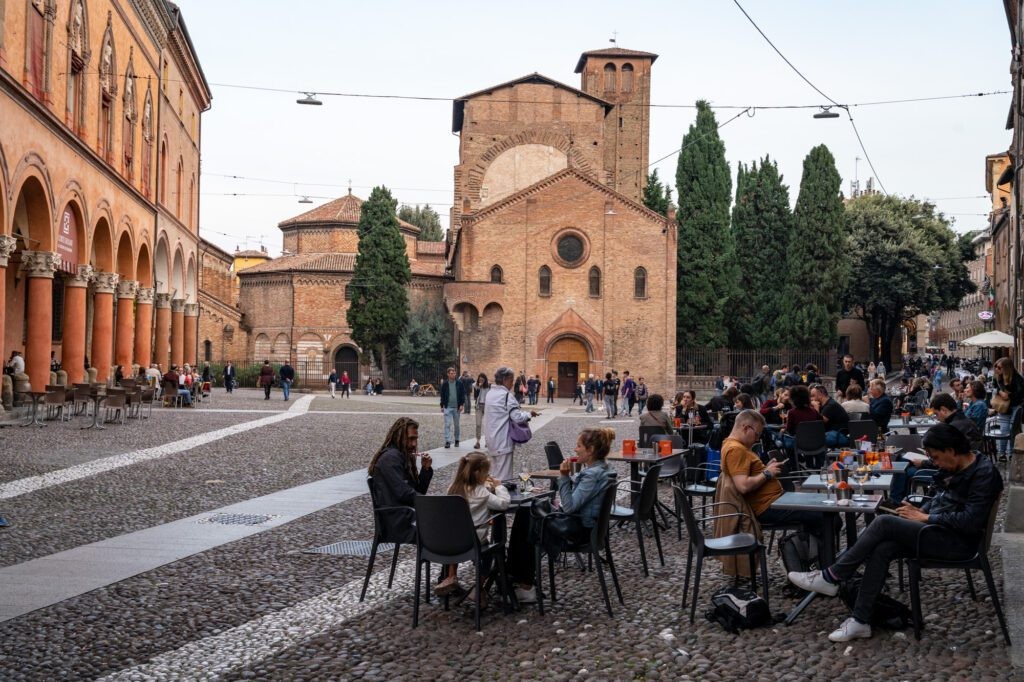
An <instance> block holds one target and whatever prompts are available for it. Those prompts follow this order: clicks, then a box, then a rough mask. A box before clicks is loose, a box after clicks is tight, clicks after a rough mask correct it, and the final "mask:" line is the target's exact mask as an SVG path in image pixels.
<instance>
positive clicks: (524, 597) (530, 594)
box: [516, 587, 537, 604]
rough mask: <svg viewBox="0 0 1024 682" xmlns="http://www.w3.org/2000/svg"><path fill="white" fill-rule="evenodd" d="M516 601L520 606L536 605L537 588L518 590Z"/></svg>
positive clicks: (520, 588) (518, 588)
mask: <svg viewBox="0 0 1024 682" xmlns="http://www.w3.org/2000/svg"><path fill="white" fill-rule="evenodd" d="M516 599H517V600H518V601H519V603H520V604H536V603H537V588H535V587H530V588H527V589H523V588H522V587H517V588H516Z"/></svg>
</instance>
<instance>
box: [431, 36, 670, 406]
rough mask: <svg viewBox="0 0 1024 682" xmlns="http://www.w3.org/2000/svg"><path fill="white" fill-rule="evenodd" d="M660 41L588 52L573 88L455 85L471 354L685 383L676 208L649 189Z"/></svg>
mask: <svg viewBox="0 0 1024 682" xmlns="http://www.w3.org/2000/svg"><path fill="white" fill-rule="evenodd" d="M656 58H657V55H654V54H651V53H647V52H639V51H635V50H626V49H622V48H617V47H616V48H610V49H604V50H595V51H592V52H585V53H583V55H582V56H581V57H580V59H579V62H578V63H577V65H576V72H577V73H579V74H580V75H581V86H580V88H579V89H576V88H573V87H571V86H568V85H565V84H563V83H559V82H558V81H555V80H552V79H550V78H547V77H545V76H542V75H540V74H536V73H535V74H532V75H528V76H524V77H522V78H519V79H516V80H513V81H509V82H507V83H502V84H500V85H496V86H493V87H490V88H487V89H485V90H480V91H478V92H474V93H471V94H469V95H466V96H464V97H461V98H459V99H458V100H456V101H455V103H454V111H453V119H452V130H453V132H455V133H457V134H458V135H459V141H460V142H459V164H458V165H457V166H456V167H455V193H454V196H455V200H454V206H453V208H452V214H451V229H450V230H449V231H448V235H447V242H446V243H447V250H446V251H447V253H446V257H447V264H448V270H449V273H450V275H451V276H452V277H453V278H452V279H449V281H446V282H445V284H444V304H445V306H446V307H447V310H448V312H449V313H450V314H451V316H452V318H453V319H454V321H455V326H456V337H457V345H458V350H459V356H460V358H461V359H462V364H463V366H465V367H468V368H472V369H473V370H474V371H476V370H483V371H487V372H488V373H490V372H492V371H493V370H494V368H496V367H498V366H500V365H509V366H511V367H513V368H514V369H516V370H520V369H521V370H524V371H525V372H526V373H528V374H539V375H541V376H542V377H543V378H545V379H546V378H547V377H549V376H550V377H555V378H556V381H557V382H558V394H559V396H571V395H572V388H573V386H574V385H575V384H576V383H578V381H579V380H580V378H581V377H583V376H585V375H586V374H587V373H593V374H595V375H596V374H602V375H603V374H604V372H606V371H609V370H611V369H617V370H619V371H620V372H621V371H623V370H629V371H630V372H631V374H632V375H633V376H634V377H636V376H643V377H644V378H645V379H646V380H647V383H648V384H650V385H651V386H652V390H656V391H666V392H667V391H671V390H673V387H674V385H675V312H676V285H675V278H676V228H675V221H674V220H671V219H667V218H665V217H664V216H661V215H659V214H657V213H654V212H652V211H650V210H648V209H647V208H646V207H644V206H643V204H642V203H641V196H642V192H643V188H644V185H645V183H646V178H647V165H648V138H649V123H650V117H649V113H650V112H649V106H648V105H649V103H650V78H651V66H652V64H653V63H654V61H655V59H656Z"/></svg>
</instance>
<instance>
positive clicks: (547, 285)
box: [537, 265, 551, 296]
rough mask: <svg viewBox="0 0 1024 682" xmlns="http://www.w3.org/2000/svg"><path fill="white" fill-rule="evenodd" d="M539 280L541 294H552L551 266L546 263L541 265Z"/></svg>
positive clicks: (538, 274)
mask: <svg viewBox="0 0 1024 682" xmlns="http://www.w3.org/2000/svg"><path fill="white" fill-rule="evenodd" d="M537 280H538V283H539V289H540V295H541V296H550V295H551V268H549V267H548V266H546V265H542V266H540V271H539V272H538V273H537Z"/></svg>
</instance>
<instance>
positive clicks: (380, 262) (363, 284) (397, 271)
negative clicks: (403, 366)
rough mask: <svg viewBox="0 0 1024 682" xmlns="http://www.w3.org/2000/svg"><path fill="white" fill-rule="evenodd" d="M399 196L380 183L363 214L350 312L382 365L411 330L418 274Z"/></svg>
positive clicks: (360, 337)
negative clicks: (410, 290) (409, 288)
mask: <svg viewBox="0 0 1024 682" xmlns="http://www.w3.org/2000/svg"><path fill="white" fill-rule="evenodd" d="M395 206H396V201H395V200H394V198H393V197H392V196H391V192H389V191H388V189H387V188H386V187H374V188H373V191H372V192H370V198H369V199H367V200H366V201H365V202H363V206H362V211H361V213H360V216H359V253H358V254H357V255H356V265H355V271H354V272H353V273H352V281H351V283H350V284H349V286H350V287H351V288H352V296H351V299H352V300H351V304H350V306H349V309H348V313H347V316H346V318H347V320H348V325H349V327H350V328H351V329H352V338H353V339H354V340H355V342H356V343H358V344H359V345H360V346H361V347H362V349H363V351H364V352H365V351H373V352H374V354H375V355H376V356H377V357H378V358H380V359H381V363H382V368H383V363H384V361H385V359H386V358H387V356H388V354H389V353H390V352H391V351H392V350H393V349H394V347H395V346H396V344H397V343H398V337H399V335H400V334H401V333H402V332H403V331H404V330H405V327H406V321H407V319H408V315H409V299H408V294H407V292H406V288H405V286H406V285H407V284H408V283H409V282H410V281H411V280H412V271H411V269H410V268H409V258H408V256H406V253H405V240H404V239H402V233H401V231H400V230H399V227H398V218H397V217H396V215H395Z"/></svg>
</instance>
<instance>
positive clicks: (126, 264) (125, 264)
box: [117, 230, 135, 280]
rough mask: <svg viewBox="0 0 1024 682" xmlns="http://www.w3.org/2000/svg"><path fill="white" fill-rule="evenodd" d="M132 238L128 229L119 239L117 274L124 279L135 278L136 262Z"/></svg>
mask: <svg viewBox="0 0 1024 682" xmlns="http://www.w3.org/2000/svg"><path fill="white" fill-rule="evenodd" d="M132 253H133V251H132V239H131V235H129V234H128V231H127V230H125V231H124V232H122V233H121V238H120V239H118V240H117V274H118V275H120V276H121V279H122V280H125V279H132V280H133V279H135V263H134V259H133V257H132Z"/></svg>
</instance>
